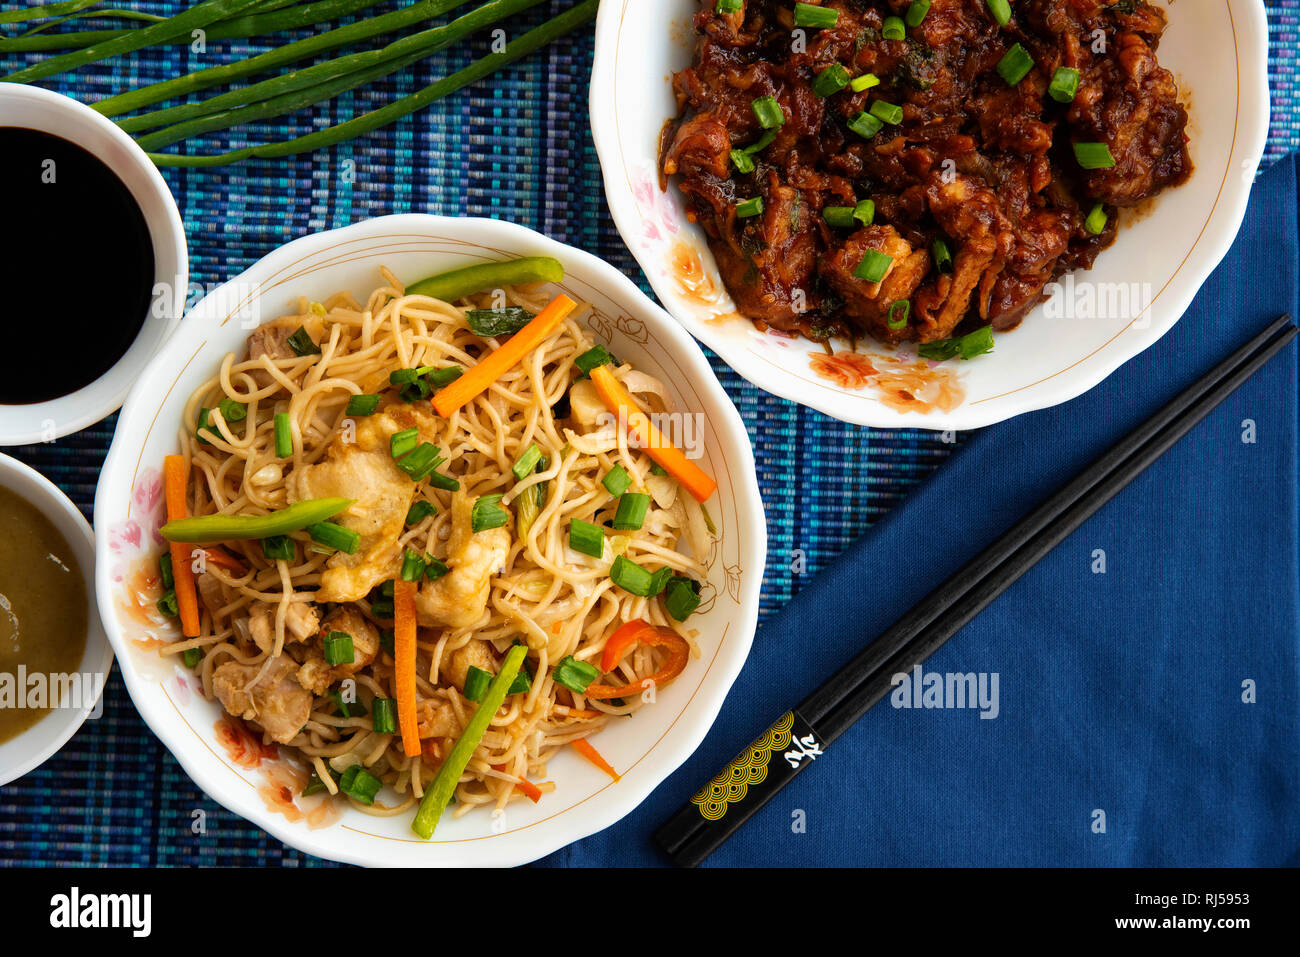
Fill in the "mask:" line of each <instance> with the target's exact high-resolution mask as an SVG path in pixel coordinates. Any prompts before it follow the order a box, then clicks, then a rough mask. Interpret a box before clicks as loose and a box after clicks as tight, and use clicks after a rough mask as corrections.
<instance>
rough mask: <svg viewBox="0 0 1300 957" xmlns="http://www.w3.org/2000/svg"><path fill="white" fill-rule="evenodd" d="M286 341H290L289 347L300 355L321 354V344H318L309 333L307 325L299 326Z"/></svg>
mask: <svg viewBox="0 0 1300 957" xmlns="http://www.w3.org/2000/svg"><path fill="white" fill-rule="evenodd" d="M286 341H287V342H288V343H289V348H290V349H292V350H293V351H294V353H295V354H296V355H298V356H318V355H320V346H318V345H316V340H314V339H313V338H312V337H311V336H309V335H308V334H307V329H306V327H305V326H299V327H298V328H297V330H296V331H295V332H294V334H293V335H291V336H290V337H289V338H288V340H286Z"/></svg>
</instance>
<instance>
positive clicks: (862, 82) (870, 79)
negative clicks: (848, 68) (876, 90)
mask: <svg viewBox="0 0 1300 957" xmlns="http://www.w3.org/2000/svg"><path fill="white" fill-rule="evenodd" d="M873 86H880V77H878V76H876V75H875V74H874V73H864V74H862V76H855V77H854V78H853V79H852V80H850V81H849V89H850V90H852V91H853V92H854V93H862V92H864V91H866V90H869V89H871V88H872V87H873Z"/></svg>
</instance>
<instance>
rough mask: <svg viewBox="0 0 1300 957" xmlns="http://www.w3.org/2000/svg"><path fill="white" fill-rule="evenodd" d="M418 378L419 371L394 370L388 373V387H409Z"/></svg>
mask: <svg viewBox="0 0 1300 957" xmlns="http://www.w3.org/2000/svg"><path fill="white" fill-rule="evenodd" d="M419 378H420V370H419V369H394V370H393V371H392V372H390V373H388V384H389V385H411V384H412V383H414V382H415V381H416V380H417V379H419Z"/></svg>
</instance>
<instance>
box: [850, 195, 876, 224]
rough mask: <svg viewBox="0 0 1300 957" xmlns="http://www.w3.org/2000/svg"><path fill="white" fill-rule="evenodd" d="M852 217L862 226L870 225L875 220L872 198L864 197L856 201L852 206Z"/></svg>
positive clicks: (874, 205)
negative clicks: (856, 203) (860, 200)
mask: <svg viewBox="0 0 1300 957" xmlns="http://www.w3.org/2000/svg"><path fill="white" fill-rule="evenodd" d="M853 218H854V219H856V220H857V221H858V222H860V223H861V224H862V225H863V226H870V225H871V224H872V223H874V222H875V221H876V201H875V200H874V199H864V200H863V201H862V202H860V203H858V205H856V206H854V207H853Z"/></svg>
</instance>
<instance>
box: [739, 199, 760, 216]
mask: <svg viewBox="0 0 1300 957" xmlns="http://www.w3.org/2000/svg"><path fill="white" fill-rule="evenodd" d="M762 212H763V197H762V196H755V197H753V198H752V199H747V200H745V201H744V202H743V203H737V204H736V218H737V219H751V218H753V217H754V216H757V215H759V214H760V213H762Z"/></svg>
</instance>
